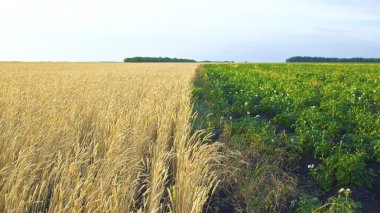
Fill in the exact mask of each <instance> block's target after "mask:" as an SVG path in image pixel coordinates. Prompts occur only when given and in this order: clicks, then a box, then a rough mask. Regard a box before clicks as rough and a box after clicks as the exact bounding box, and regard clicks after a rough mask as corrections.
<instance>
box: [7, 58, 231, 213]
mask: <svg viewBox="0 0 380 213" xmlns="http://www.w3.org/2000/svg"><path fill="white" fill-rule="evenodd" d="M196 67H197V65H196V64H159V65H158V64H122V63H0V210H1V211H2V212H39V211H44V212H167V211H171V212H181V213H182V212H201V211H202V209H203V208H204V205H205V204H206V202H207V198H208V197H209V196H210V195H211V193H212V192H213V191H214V189H215V187H216V186H217V185H218V180H219V179H218V175H220V174H221V172H222V170H223V166H222V164H221V162H222V161H223V159H224V157H223V155H222V154H221V153H220V152H219V150H220V147H221V144H219V143H213V144H207V143H203V141H202V140H207V137H205V139H202V140H201V139H200V138H201V137H200V135H201V133H199V132H197V133H195V134H193V135H191V115H192V114H191V100H190V98H191V97H190V96H191V81H192V78H193V75H194V72H195V70H196Z"/></svg>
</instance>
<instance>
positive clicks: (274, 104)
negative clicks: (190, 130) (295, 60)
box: [194, 64, 380, 212]
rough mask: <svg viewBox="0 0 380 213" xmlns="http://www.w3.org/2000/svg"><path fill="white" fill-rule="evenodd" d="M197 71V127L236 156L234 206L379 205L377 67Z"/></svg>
mask: <svg viewBox="0 0 380 213" xmlns="http://www.w3.org/2000/svg"><path fill="white" fill-rule="evenodd" d="M197 75H198V78H197V79H198V80H197V81H196V82H195V89H194V95H195V97H197V102H196V108H197V110H198V112H199V113H200V114H203V115H208V116H204V118H205V119H206V122H204V121H202V122H201V121H199V122H198V123H197V124H198V125H199V126H201V127H202V128H206V129H207V130H208V131H209V132H213V133H214V134H215V140H219V141H223V142H224V143H225V144H228V146H229V147H230V148H231V149H237V150H239V151H240V152H241V153H242V156H243V160H244V161H245V162H246V165H243V166H242V168H243V169H242V171H241V173H240V175H239V178H238V181H237V183H236V184H235V186H234V187H233V188H235V189H236V191H237V192H236V193H237V194H239V196H238V197H239V199H240V200H239V199H237V200H235V201H232V202H235V205H236V206H239V203H241V202H242V201H241V200H243V203H244V204H245V206H246V207H245V209H246V210H248V211H249V212H250V211H253V212H262V211H269V212H272V211H280V210H284V209H289V208H292V209H295V210H297V211H300V212H311V211H317V212H325V211H330V212H355V211H359V209H360V207H361V206H362V207H363V210H364V211H368V212H374V211H377V210H379V209H378V208H379V203H380V199H379V194H378V193H379V177H378V176H379V168H380V167H379V163H380V155H379V147H380V65H378V64H223V65H221V64H213V65H204V67H203V69H201V70H200V71H199V72H198V74H197ZM210 113H211V114H210ZM235 164H236V162H235ZM371 199H372V203H371V201H370V200H371ZM358 201H360V202H358ZM219 203H223V202H222V201H219Z"/></svg>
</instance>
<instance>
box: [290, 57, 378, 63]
mask: <svg viewBox="0 0 380 213" xmlns="http://www.w3.org/2000/svg"><path fill="white" fill-rule="evenodd" d="M286 62H324V63H342V62H356V63H364V62H366V63H367V62H370V63H380V58H325V57H310V56H294V57H291V58H288V59H286Z"/></svg>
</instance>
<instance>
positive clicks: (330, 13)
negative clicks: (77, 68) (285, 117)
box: [0, 0, 380, 62]
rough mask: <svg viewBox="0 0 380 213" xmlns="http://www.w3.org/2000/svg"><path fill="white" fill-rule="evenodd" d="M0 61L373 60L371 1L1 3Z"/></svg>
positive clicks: (378, 29) (374, 3)
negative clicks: (298, 57) (162, 58)
mask: <svg viewBox="0 0 380 213" xmlns="http://www.w3.org/2000/svg"><path fill="white" fill-rule="evenodd" d="M0 20H1V22H0V29H1V30H0V60H1V61H4V60H18V61H121V60H122V59H123V58H124V57H131V56H169V57H181V58H192V59H196V60H235V61H256V62H277V61H284V60H285V59H286V58H287V57H290V56H295V55H308V56H335V57H355V56H361V57H380V1H379V0H346V1H343V0H314V1H312V0H265V1H264V0H234V1H224V0H191V1H190V0H161V1H158V0H156V1H154V0H134V1H130V0H107V1H105V0H104V1H98V0H65V1H57V0H33V1H31V0H8V1H7V0H1V6H0Z"/></svg>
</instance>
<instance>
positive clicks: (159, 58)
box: [124, 57, 196, 63]
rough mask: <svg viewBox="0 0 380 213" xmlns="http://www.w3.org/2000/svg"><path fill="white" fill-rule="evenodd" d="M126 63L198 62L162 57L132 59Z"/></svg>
mask: <svg viewBox="0 0 380 213" xmlns="http://www.w3.org/2000/svg"><path fill="white" fill-rule="evenodd" d="M124 62H134V63H136V62H137V63H140V62H196V61H195V60H192V59H182V58H168V57H165V58H162V57H132V58H125V59H124Z"/></svg>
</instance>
